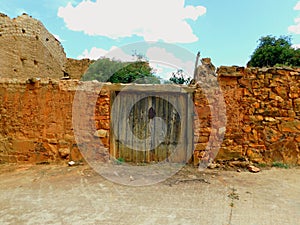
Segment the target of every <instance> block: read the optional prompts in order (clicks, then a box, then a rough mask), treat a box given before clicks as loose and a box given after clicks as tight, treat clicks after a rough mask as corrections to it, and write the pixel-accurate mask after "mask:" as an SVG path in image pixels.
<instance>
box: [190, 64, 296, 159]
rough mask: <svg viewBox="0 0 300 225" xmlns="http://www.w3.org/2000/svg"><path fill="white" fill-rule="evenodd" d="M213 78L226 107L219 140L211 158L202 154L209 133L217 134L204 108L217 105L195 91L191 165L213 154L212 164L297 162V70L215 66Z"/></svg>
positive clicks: (204, 152)
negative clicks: (195, 126) (196, 123)
mask: <svg viewBox="0 0 300 225" xmlns="http://www.w3.org/2000/svg"><path fill="white" fill-rule="evenodd" d="M217 74H218V81H219V84H220V86H221V89H222V94H223V96H224V100H225V104H226V118H227V125H226V132H225V137H224V141H223V143H222V145H221V148H220V150H219V152H218V154H217V155H216V154H214V153H213V152H212V153H209V152H207V151H206V150H205V149H206V147H207V143H208V137H209V135H210V132H212V133H214V134H215V135H217V136H218V135H220V134H221V132H220V131H219V130H215V129H214V128H213V127H212V125H211V112H210V107H218V105H215V104H213V103H212V104H211V105H209V103H208V101H207V99H206V97H205V96H204V95H203V93H202V92H201V89H199V88H198V89H197V90H196V92H195V103H196V108H197V111H198V115H199V118H200V120H201V123H200V127H199V129H196V132H197V131H198V132H199V133H200V137H199V138H196V139H195V142H196V145H195V154H194V157H195V163H197V161H199V159H205V158H206V159H207V160H209V158H214V157H215V156H216V160H217V161H218V160H220V161H224V160H225V161H226V160H250V161H252V162H257V163H271V162H274V161H278V162H284V163H288V164H300V153H299V146H300V69H289V68H268V69H267V68H265V69H257V68H243V67H220V68H219V69H218V71H217ZM211 94H212V96H215V98H217V97H218V95H215V94H214V93H211ZM213 102H214V101H213ZM215 102H217V101H215ZM209 154H211V155H209Z"/></svg>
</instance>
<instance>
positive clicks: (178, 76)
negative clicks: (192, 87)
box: [169, 69, 191, 84]
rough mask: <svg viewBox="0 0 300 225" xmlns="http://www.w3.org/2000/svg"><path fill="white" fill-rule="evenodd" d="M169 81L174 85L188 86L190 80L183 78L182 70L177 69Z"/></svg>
mask: <svg viewBox="0 0 300 225" xmlns="http://www.w3.org/2000/svg"><path fill="white" fill-rule="evenodd" d="M169 80H170V81H171V82H172V83H174V84H189V83H190V81H191V78H190V77H187V78H185V76H184V73H183V70H181V69H179V70H177V71H176V72H173V73H172V77H171V78H170V79H169Z"/></svg>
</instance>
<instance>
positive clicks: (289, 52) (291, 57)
mask: <svg viewBox="0 0 300 225" xmlns="http://www.w3.org/2000/svg"><path fill="white" fill-rule="evenodd" d="M275 65H283V66H300V49H294V48H292V43H291V38H290V37H289V36H280V37H279V38H276V37H273V36H270V35H269V36H265V37H261V38H260V39H259V44H258V47H257V48H256V49H255V51H254V53H253V54H252V56H251V59H250V61H249V62H248V63H247V66H249V67H272V66H275Z"/></svg>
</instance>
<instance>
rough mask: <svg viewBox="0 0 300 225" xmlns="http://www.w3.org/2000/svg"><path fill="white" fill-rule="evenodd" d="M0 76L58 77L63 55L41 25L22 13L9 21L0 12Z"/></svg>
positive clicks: (61, 50)
mask: <svg viewBox="0 0 300 225" xmlns="http://www.w3.org/2000/svg"><path fill="white" fill-rule="evenodd" d="M0 57H1V60H0V68H1V71H0V77H2V78H3V77H8V78H24V77H25V76H28V75H29V74H30V76H32V77H40V78H46V77H51V78H61V77H62V76H63V75H64V73H63V70H64V65H65V62H66V54H65V52H64V49H63V47H62V46H61V44H60V42H59V41H58V40H57V39H56V38H55V37H54V36H53V35H52V34H51V33H49V32H48V31H47V29H46V28H45V27H44V25H43V24H42V23H41V22H40V21H38V20H36V19H34V18H32V17H30V16H28V15H27V14H23V15H21V16H18V17H17V18H14V19H11V18H9V17H8V16H6V15H4V14H2V13H0Z"/></svg>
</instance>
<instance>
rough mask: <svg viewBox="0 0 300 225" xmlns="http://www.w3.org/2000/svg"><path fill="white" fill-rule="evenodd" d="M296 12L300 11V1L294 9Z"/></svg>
mask: <svg viewBox="0 0 300 225" xmlns="http://www.w3.org/2000/svg"><path fill="white" fill-rule="evenodd" d="M294 10H300V1H299V2H297V4H296V5H295V7H294Z"/></svg>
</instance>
